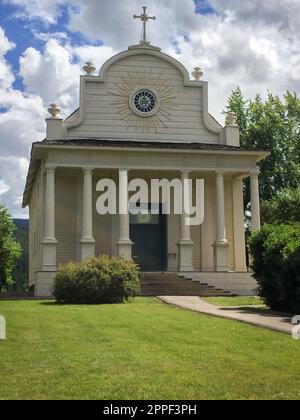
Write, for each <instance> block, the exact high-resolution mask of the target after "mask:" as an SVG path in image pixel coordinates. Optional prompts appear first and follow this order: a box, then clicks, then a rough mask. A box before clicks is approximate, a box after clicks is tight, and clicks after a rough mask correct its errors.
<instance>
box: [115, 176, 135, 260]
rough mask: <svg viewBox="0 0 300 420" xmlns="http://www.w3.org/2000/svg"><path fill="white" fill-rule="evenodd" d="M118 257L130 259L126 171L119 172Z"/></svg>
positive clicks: (130, 245)
mask: <svg viewBox="0 0 300 420" xmlns="http://www.w3.org/2000/svg"><path fill="white" fill-rule="evenodd" d="M117 245H118V254H119V256H120V257H124V258H128V259H130V258H132V242H131V240H130V224H129V212H128V170H127V169H120V170H119V240H118V242H117Z"/></svg>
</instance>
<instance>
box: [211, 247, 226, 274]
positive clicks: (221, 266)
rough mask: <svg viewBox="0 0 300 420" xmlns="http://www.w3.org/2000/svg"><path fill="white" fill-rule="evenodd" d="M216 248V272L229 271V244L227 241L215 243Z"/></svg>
mask: <svg viewBox="0 0 300 420" xmlns="http://www.w3.org/2000/svg"><path fill="white" fill-rule="evenodd" d="M212 246H213V248H214V264H215V271H219V272H220V271H223V272H228V271H229V264H228V248H229V244H228V242H227V241H217V242H215V243H213V245H212Z"/></svg>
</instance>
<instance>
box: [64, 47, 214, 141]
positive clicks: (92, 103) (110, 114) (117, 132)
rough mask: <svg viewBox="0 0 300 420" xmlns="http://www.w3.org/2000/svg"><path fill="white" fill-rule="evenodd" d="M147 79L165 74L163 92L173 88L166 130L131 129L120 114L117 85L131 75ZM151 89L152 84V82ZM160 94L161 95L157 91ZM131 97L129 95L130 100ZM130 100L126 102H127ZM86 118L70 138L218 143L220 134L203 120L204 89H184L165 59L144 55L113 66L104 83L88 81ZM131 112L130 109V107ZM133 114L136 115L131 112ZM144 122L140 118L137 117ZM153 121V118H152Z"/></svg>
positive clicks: (179, 75)
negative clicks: (208, 127) (144, 75)
mask: <svg viewBox="0 0 300 420" xmlns="http://www.w3.org/2000/svg"><path fill="white" fill-rule="evenodd" d="M144 72H145V74H146V79H147V78H150V79H152V80H155V79H156V78H157V77H159V76H160V75H162V80H163V83H164V89H170V92H171V93H170V94H171V96H172V99H171V101H170V107H169V108H168V112H169V114H170V116H169V119H168V120H167V119H165V120H164V123H165V125H166V126H165V127H163V126H160V127H158V128H157V131H155V129H154V128H151V129H150V130H149V131H147V130H145V129H144V128H142V127H139V128H137V127H129V122H128V121H127V120H126V118H125V119H123V117H122V115H121V114H120V112H119V109H118V105H117V104H116V102H118V97H117V96H116V95H115V94H119V93H120V88H119V87H118V85H120V84H122V83H124V80H125V81H126V80H128V78H129V75H133V76H134V75H136V74H137V73H140V74H143V73H144ZM146 85H147V82H146V83H144V84H141V85H140V86H139V85H138V84H137V85H136V86H137V88H139V87H141V88H143V87H146ZM149 89H151V82H149ZM129 90H130V89H129ZM158 93H159V92H158ZM129 96H130V94H128V98H129ZM127 100H128V99H125V103H126V101H127ZM84 104H85V119H84V121H83V123H82V124H81V125H80V126H78V127H75V128H71V129H69V130H68V137H69V138H80V137H100V138H120V139H132V140H152V141H155V140H157V141H178V142H184V141H186V142H204V143H218V135H216V134H213V133H211V132H209V131H208V130H207V129H206V128H205V127H204V124H203V119H202V90H201V89H199V88H196V87H193V86H184V84H183V78H182V74H181V73H180V71H179V70H178V69H177V68H176V67H174V66H173V65H171V64H170V63H168V62H167V61H165V60H164V59H161V58H158V57H153V56H147V55H145V54H141V55H138V56H133V57H126V58H123V59H122V60H120V61H118V62H116V63H114V64H113V65H112V66H111V67H110V68H109V70H108V72H107V74H106V79H105V82H104V83H101V82H96V81H95V82H88V83H86V88H85V97H84ZM128 110H130V109H129V106H128ZM132 115H133V116H135V114H134V113H133V112H132ZM136 118H137V119H138V120H141V117H137V116H136ZM149 118H150V119H154V118H155V116H154V117H149Z"/></svg>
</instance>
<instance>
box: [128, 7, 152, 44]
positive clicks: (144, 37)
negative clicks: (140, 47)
mask: <svg viewBox="0 0 300 420" xmlns="http://www.w3.org/2000/svg"><path fill="white" fill-rule="evenodd" d="M133 18H134V19H141V21H142V22H143V32H142V39H141V44H149V42H148V41H147V32H146V29H147V22H148V20H150V19H152V20H155V19H156V17H155V16H148V15H147V7H146V6H144V7H143V13H142V14H141V16H138V15H134V16H133Z"/></svg>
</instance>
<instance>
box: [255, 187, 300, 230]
mask: <svg viewBox="0 0 300 420" xmlns="http://www.w3.org/2000/svg"><path fill="white" fill-rule="evenodd" d="M261 214H262V221H263V223H269V224H280V223H293V222H300V187H298V188H295V189H290V188H284V189H283V190H281V191H280V192H279V193H278V194H276V195H275V196H274V197H273V198H272V200H269V201H263V202H262V206H261Z"/></svg>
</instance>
